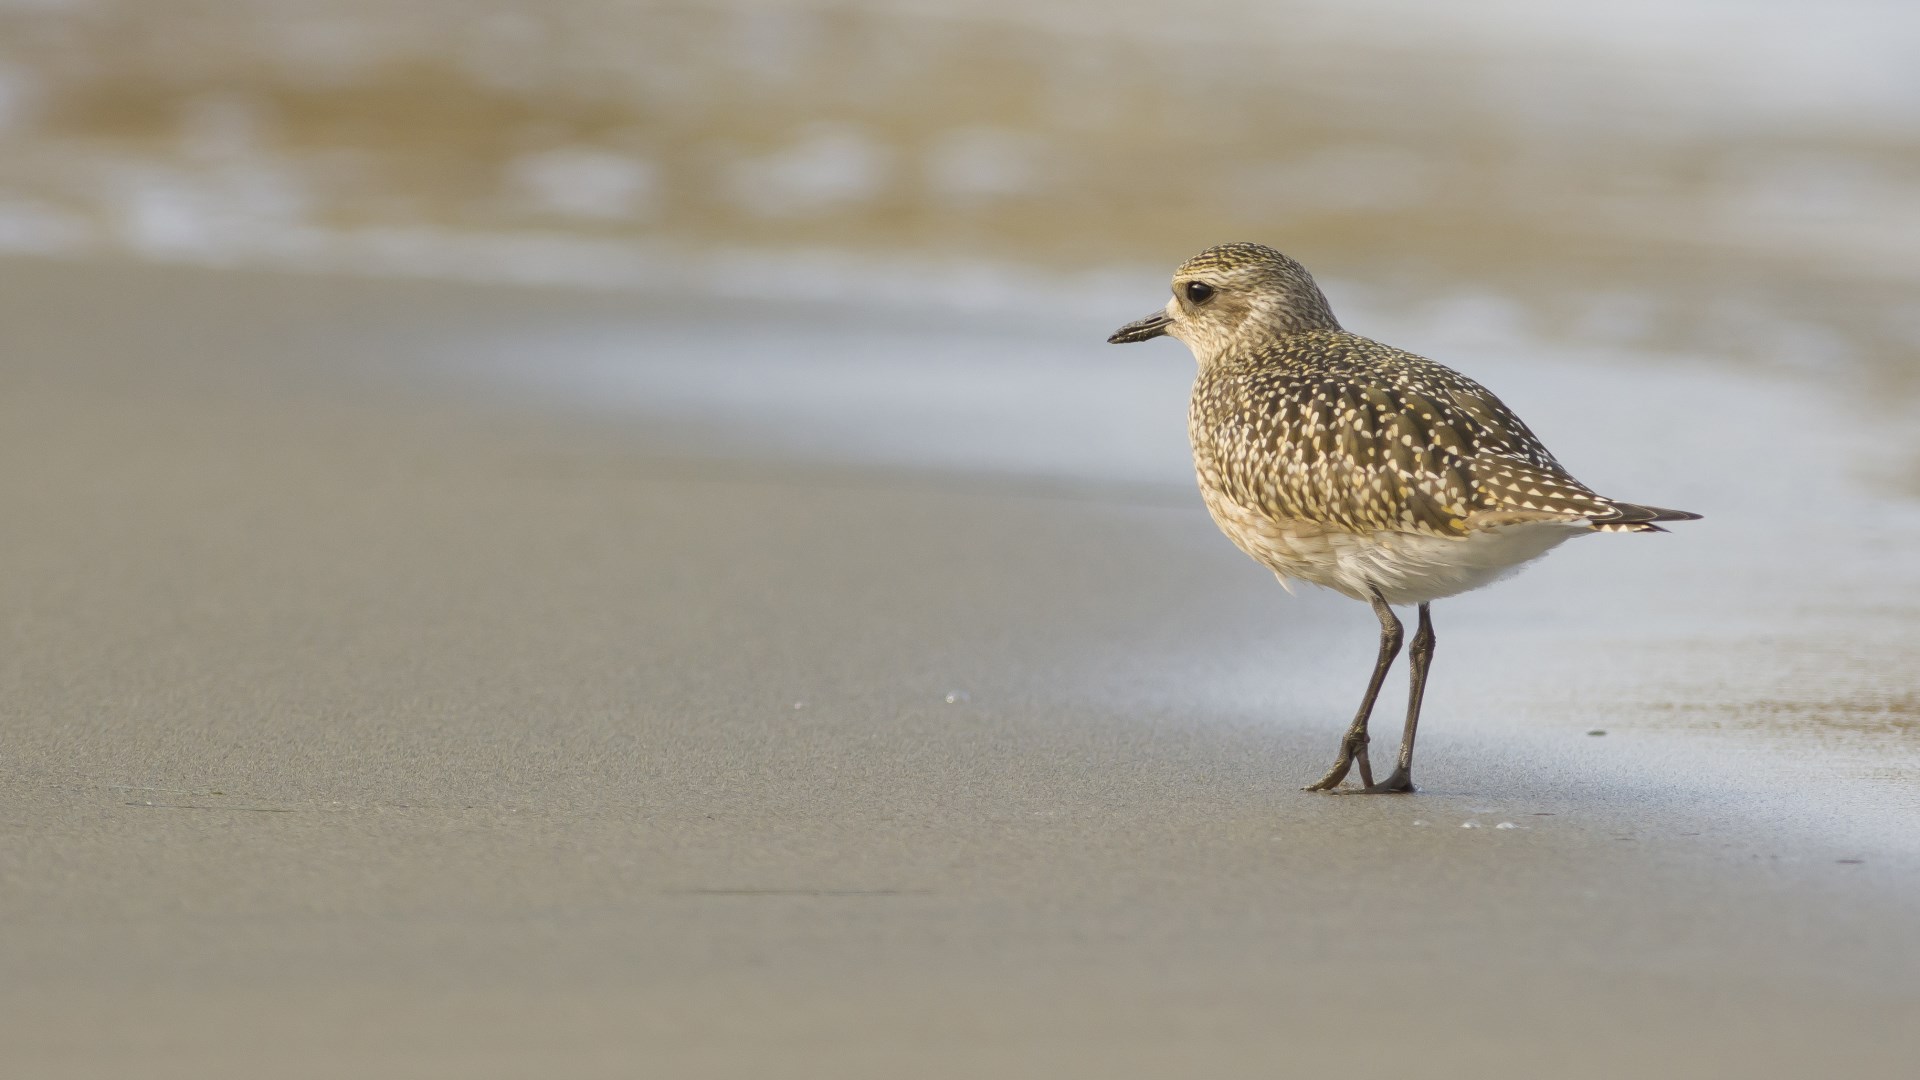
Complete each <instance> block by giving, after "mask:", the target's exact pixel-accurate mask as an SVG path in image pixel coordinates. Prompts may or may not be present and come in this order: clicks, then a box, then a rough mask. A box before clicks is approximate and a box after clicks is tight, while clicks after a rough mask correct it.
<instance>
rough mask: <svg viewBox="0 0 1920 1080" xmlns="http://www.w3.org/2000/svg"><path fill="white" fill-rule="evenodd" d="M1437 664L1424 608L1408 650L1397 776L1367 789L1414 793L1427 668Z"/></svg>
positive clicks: (1382, 791)
mask: <svg viewBox="0 0 1920 1080" xmlns="http://www.w3.org/2000/svg"><path fill="white" fill-rule="evenodd" d="M1431 663H1433V617H1432V616H1431V615H1429V614H1428V613H1427V605H1425V604H1421V605H1420V628H1419V629H1418V630H1415V631H1414V632H1413V644H1412V645H1411V646H1409V647H1408V649H1407V667H1408V671H1409V673H1410V675H1411V682H1410V683H1409V687H1410V688H1409V689H1408V691H1407V729H1406V731H1404V732H1402V733H1401V735H1400V760H1399V761H1398V763H1396V764H1395V765H1394V767H1393V775H1392V776H1389V777H1387V778H1386V779H1385V780H1382V781H1380V783H1379V785H1378V786H1372V785H1370V786H1368V788H1367V790H1368V791H1371V792H1376V793H1380V794H1386V793H1389V792H1407V793H1411V792H1412V791H1413V733H1414V731H1415V730H1416V729H1418V728H1419V727H1420V699H1421V698H1422V697H1424V696H1426V693H1427V665H1429V664H1431Z"/></svg>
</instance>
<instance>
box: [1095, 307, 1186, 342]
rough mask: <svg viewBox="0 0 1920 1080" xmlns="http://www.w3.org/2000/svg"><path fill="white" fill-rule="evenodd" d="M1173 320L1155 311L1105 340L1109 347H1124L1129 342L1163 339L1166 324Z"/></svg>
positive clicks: (1165, 314)
mask: <svg viewBox="0 0 1920 1080" xmlns="http://www.w3.org/2000/svg"><path fill="white" fill-rule="evenodd" d="M1172 321H1173V320H1172V319H1170V318H1168V317H1167V313H1166V312H1164V311H1156V312H1154V313H1153V314H1151V315H1149V316H1147V317H1146V318H1144V319H1135V320H1133V321H1132V322H1130V323H1128V324H1127V325H1125V326H1123V327H1121V328H1120V329H1118V330H1115V331H1114V332H1113V336H1112V337H1110V338H1108V339H1107V344H1109V345H1125V344H1127V343H1128V342H1130V341H1145V340H1147V339H1148V338H1157V337H1165V336H1166V333H1167V324H1168V323H1170V322H1172Z"/></svg>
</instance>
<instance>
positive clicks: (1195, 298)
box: [1187, 281, 1213, 304]
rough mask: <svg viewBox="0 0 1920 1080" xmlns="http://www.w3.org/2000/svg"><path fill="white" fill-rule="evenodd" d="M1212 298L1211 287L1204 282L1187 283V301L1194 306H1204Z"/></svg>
mask: <svg viewBox="0 0 1920 1080" xmlns="http://www.w3.org/2000/svg"><path fill="white" fill-rule="evenodd" d="M1212 298H1213V286H1211V285H1209V284H1207V283H1206V282H1204V281H1189V282H1187V299H1188V300H1190V301H1192V302H1193V303H1196V304H1204V303H1206V302H1207V301H1208V300H1210V299H1212Z"/></svg>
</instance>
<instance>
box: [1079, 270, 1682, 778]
mask: <svg viewBox="0 0 1920 1080" xmlns="http://www.w3.org/2000/svg"><path fill="white" fill-rule="evenodd" d="M1163 334H1170V335H1172V336H1173V337H1176V338H1178V339H1180V340H1181V341H1183V342H1186V344H1187V347H1188V348H1189V349H1191V350H1193V356H1194V359H1195V360H1197V361H1198V362H1199V365H1200V374H1199V378H1198V379H1196V380H1195V382H1194V384H1193V400H1192V404H1191V405H1190V407H1189V409H1188V414H1187V433H1188V436H1189V438H1191V439H1192V441H1193V464H1194V470H1195V472H1196V473H1197V474H1198V475H1199V480H1200V495H1201V497H1202V498H1203V499H1205V501H1206V504H1207V510H1208V511H1209V512H1210V513H1212V514H1213V520H1214V523H1215V524H1217V525H1219V526H1220V530H1221V531H1222V532H1224V533H1226V534H1227V538H1228V539H1230V540H1232V541H1233V542H1234V545H1235V546H1237V547H1238V548H1239V549H1240V550H1241V551H1244V552H1246V553H1247V554H1248V555H1250V556H1252V557H1253V558H1254V559H1255V560H1256V561H1257V562H1259V563H1260V564H1262V565H1263V566H1266V567H1267V568H1268V569H1270V570H1272V571H1273V572H1274V574H1275V575H1277V576H1278V577H1279V578H1280V583H1281V584H1282V585H1286V584H1287V583H1288V582H1289V581H1306V582H1311V583H1313V584H1315V585H1322V586H1325V587H1327V588H1329V589H1333V590H1334V591H1336V592H1340V593H1343V594H1345V595H1347V596H1351V597H1353V598H1354V599H1356V600H1365V601H1367V602H1368V603H1370V604H1372V605H1373V612H1374V614H1375V615H1376V616H1378V617H1379V619H1380V654H1379V658H1378V659H1377V660H1376V661H1375V662H1374V666H1373V678H1372V679H1370V680H1369V681H1368V683H1367V693H1366V696H1365V697H1364V698H1362V699H1361V701H1360V711H1359V713H1358V714H1356V715H1355V716H1354V718H1353V723H1352V725H1351V726H1349V727H1348V729H1347V733H1346V734H1345V735H1344V736H1343V737H1342V738H1341V740H1340V754H1339V757H1338V758H1336V759H1335V760H1334V763H1333V767H1332V768H1331V769H1329V770H1327V774H1326V775H1325V776H1323V777H1321V778H1320V779H1319V780H1318V781H1317V782H1315V783H1313V784H1312V785H1310V786H1309V788H1308V790H1310V791H1330V790H1332V789H1334V788H1336V787H1338V786H1339V785H1340V783H1341V781H1343V780H1345V779H1346V777H1347V773H1348V771H1349V770H1350V769H1351V768H1352V767H1353V766H1354V765H1356V764H1357V765H1358V766H1359V767H1360V781H1361V784H1362V785H1363V786H1364V789H1365V790H1366V791H1368V792H1399V791H1412V790H1413V735H1414V730H1415V729H1416V728H1417V727H1418V726H1419V723H1420V698H1421V695H1422V693H1423V692H1424V691H1425V689H1426V681H1427V666H1428V664H1429V663H1430V662H1431V661H1432V659H1433V620H1432V618H1431V616H1430V615H1429V614H1428V611H1427V606H1428V604H1429V603H1430V602H1431V601H1434V600H1438V599H1440V598H1442V597H1447V596H1453V595H1455V594H1458V593H1462V592H1466V591H1467V590H1468V589H1475V588H1479V587H1480V586H1482V585H1485V584H1487V583H1488V582H1491V581H1494V580H1496V579H1498V578H1500V577H1504V576H1505V575H1507V574H1509V573H1512V572H1513V571H1515V570H1518V569H1519V568H1520V567H1522V566H1524V565H1525V564H1527V563H1529V562H1531V561H1533V560H1534V559H1537V558H1539V557H1540V556H1542V555H1545V554H1546V553H1547V552H1548V551H1550V550H1552V549H1553V548H1554V547H1555V546H1557V545H1558V544H1560V543H1561V542H1562V541H1565V540H1568V539H1570V538H1572V537H1575V536H1578V535H1580V534H1582V533H1587V532H1661V531H1663V530H1661V528H1660V526H1658V525H1656V524H1654V522H1657V521H1683V520H1689V519H1692V518H1697V517H1699V516H1700V515H1698V514H1689V513H1687V512H1686V511H1683V510H1663V509H1661V508H1659V507H1657V506H1640V505H1636V504H1634V503H1624V502H1616V501H1614V500H1613V499H1609V498H1606V497H1604V496H1601V495H1596V494H1594V493H1593V492H1592V491H1591V490H1589V489H1588V488H1587V487H1586V485H1584V484H1582V483H1581V482H1580V481H1578V480H1575V479H1574V478H1573V476H1572V475H1571V474H1569V473H1568V472H1567V471H1566V469H1564V468H1562V467H1561V465H1560V463H1559V462H1558V461H1555V460H1554V458H1553V455H1552V454H1550V453H1548V452H1547V448H1546V447H1545V446H1543V445H1541V443H1540V440H1539V439H1538V438H1535V437H1534V434H1533V432H1531V431H1529V430H1527V425H1525V424H1523V423H1521V422H1520V418H1519V417H1517V416H1515V415H1514V414H1513V413H1512V412H1511V411H1510V410H1508V408H1507V407H1506V406H1505V405H1503V404H1501V402H1500V399H1499V398H1497V397H1494V396H1493V393H1492V392H1491V391H1489V390H1487V389H1486V388H1485V387H1483V386H1481V385H1480V384H1479V383H1477V382H1474V381H1473V380H1472V379H1469V378H1467V377H1466V376H1464V375H1462V374H1460V373H1459V372H1457V371H1454V370H1453V369H1451V368H1448V367H1446V366H1444V365H1441V364H1437V363H1435V362H1433V361H1432V360H1428V359H1426V358H1425V357H1421V356H1415V355H1414V354H1412V353H1409V352H1404V351H1402V350H1400V349H1396V348H1393V347H1391V346H1388V345H1382V344H1380V343H1379V342H1377V341H1372V340H1369V339H1367V338H1363V337H1360V336H1359V335H1357V334H1350V333H1348V332H1347V331H1345V330H1342V329H1341V328H1340V324H1339V322H1337V321H1336V320H1335V319H1334V317H1333V312H1332V310H1331V309H1330V308H1328V306H1327V298H1326V296H1325V295H1323V294H1322V293H1321V292H1320V287H1319V286H1317V285H1315V284H1314V282H1313V277H1312V276H1311V275H1309V274H1308V273H1307V271H1306V268H1305V267H1303V266H1301V265H1300V264H1299V263H1297V262H1294V261H1293V260H1292V259H1289V258H1287V257H1286V256H1285V255H1282V254H1281V253H1279V252H1278V251H1275V250H1273V249H1272V248H1269V247H1264V246H1262V245H1259V244H1222V245H1220V246H1219V247H1212V248H1208V249H1207V250H1205V251H1203V252H1201V253H1200V254H1198V255H1195V256H1194V257H1193V258H1191V259H1188V260H1187V261H1186V263H1185V264H1183V265H1182V266H1181V267H1180V269H1179V270H1177V271H1175V272H1174V275H1173V299H1172V300H1170V301H1168V303H1167V306H1166V308H1165V309H1163V310H1161V311H1157V312H1155V313H1153V314H1152V315H1149V316H1147V317H1146V318H1144V319H1141V320H1139V321H1137V322H1131V323H1128V324H1127V325H1126V326H1123V327H1121V328H1120V329H1119V330H1118V331H1115V332H1114V334H1113V336H1112V337H1110V338H1108V339H1107V340H1108V341H1110V342H1112V343H1114V344H1116V345H1117V344H1121V343H1124V342H1130V341H1145V340H1147V339H1149V338H1156V337H1160V336H1161V335H1163ZM1393 604H1417V605H1419V608H1420V628H1419V629H1418V630H1417V631H1415V632H1414V635H1413V647H1412V657H1413V659H1412V661H1411V663H1412V669H1413V670H1412V678H1411V686H1410V689H1409V693H1408V695H1407V724H1406V729H1405V732H1404V733H1403V735H1402V736H1401V740H1400V757H1399V762H1398V764H1397V765H1396V767H1395V768H1394V770H1393V773H1392V775H1390V776H1388V777H1387V778H1386V779H1385V780H1383V781H1381V782H1380V783H1378V784H1376V783H1374V782H1373V768H1372V766H1371V765H1370V764H1369V763H1368V761H1367V718H1368V716H1369V715H1370V714H1371V713H1372V712H1373V702H1374V699H1375V698H1376V697H1378V696H1379V693H1380V684H1381V682H1382V680H1384V679H1385V678H1386V676H1387V670H1388V668H1390V667H1392V666H1393V661H1394V658H1395V657H1396V656H1398V655H1399V654H1400V642H1401V635H1402V633H1403V631H1402V629H1401V626H1400V620H1399V619H1398V618H1397V617H1395V615H1394V613H1393V608H1392V607H1391V606H1390V605H1393Z"/></svg>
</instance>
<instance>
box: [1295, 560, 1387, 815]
mask: <svg viewBox="0 0 1920 1080" xmlns="http://www.w3.org/2000/svg"><path fill="white" fill-rule="evenodd" d="M1373 613H1374V614H1375V615H1376V616H1378V617H1379V619H1380V658H1379V659H1377V660H1375V661H1374V662H1373V678H1371V679H1369V680H1367V696H1366V697H1364V698H1362V699H1361V700H1360V711H1359V712H1357V713H1355V714H1354V716H1353V724H1352V725H1351V726H1349V727H1348V728H1347V733H1346V734H1345V735H1343V736H1341V738H1340V756H1339V757H1337V758H1334V759H1333V768H1331V769H1328V770H1327V775H1325V776H1323V777H1321V778H1320V779H1319V780H1318V781H1316V782H1314V783H1312V784H1309V785H1308V786H1307V790H1308V791H1332V790H1333V789H1334V788H1337V787H1339V786H1340V781H1342V780H1345V779H1346V778H1347V770H1348V769H1351V768H1352V767H1353V766H1354V765H1355V764H1356V763H1357V764H1359V766H1360V783H1361V784H1362V785H1363V786H1365V787H1367V788H1369V789H1370V788H1372V787H1373V766H1372V765H1370V764H1368V762H1367V718H1368V717H1369V716H1371V715H1373V700H1374V699H1375V698H1377V697H1379V696H1380V684H1381V683H1382V682H1384V681H1386V678H1387V669H1388V668H1391V667H1392V666H1393V658H1394V657H1396V656H1399V655H1400V635H1401V628H1400V620H1399V618H1398V617H1396V616H1395V615H1394V613H1393V609H1392V608H1390V607H1388V606H1387V602H1386V600H1385V599H1383V598H1382V597H1381V595H1380V590H1378V589H1375V590H1373Z"/></svg>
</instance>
